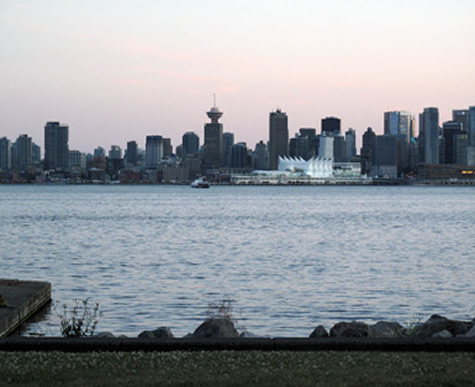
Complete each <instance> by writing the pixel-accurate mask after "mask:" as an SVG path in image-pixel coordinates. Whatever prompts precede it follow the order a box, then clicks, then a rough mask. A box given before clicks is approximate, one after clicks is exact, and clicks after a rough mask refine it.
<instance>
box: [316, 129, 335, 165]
mask: <svg viewBox="0 0 475 387" xmlns="http://www.w3.org/2000/svg"><path fill="white" fill-rule="evenodd" d="M334 139H335V138H334V137H333V136H332V135H327V134H326V132H324V133H323V134H322V135H321V136H320V147H319V149H318V157H319V158H324V159H333V155H334V152H333V141H334Z"/></svg>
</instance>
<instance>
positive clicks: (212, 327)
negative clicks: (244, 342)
mask: <svg viewBox="0 0 475 387" xmlns="http://www.w3.org/2000/svg"><path fill="white" fill-rule="evenodd" d="M193 337H201V338H205V337H213V338H214V337H239V333H238V331H237V330H236V328H235V327H234V323H233V322H232V321H231V320H230V319H228V318H211V319H208V320H206V321H205V322H203V323H202V324H201V325H200V326H199V327H198V328H196V330H195V331H194V332H193Z"/></svg>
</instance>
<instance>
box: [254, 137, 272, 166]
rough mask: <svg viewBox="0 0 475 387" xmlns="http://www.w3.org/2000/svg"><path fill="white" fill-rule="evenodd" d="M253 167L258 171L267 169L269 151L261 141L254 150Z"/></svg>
mask: <svg viewBox="0 0 475 387" xmlns="http://www.w3.org/2000/svg"><path fill="white" fill-rule="evenodd" d="M253 167H254V169H258V170H266V169H269V151H268V150H267V145H266V144H265V143H264V142H263V141H259V142H258V143H257V144H256V148H255V149H254V155H253Z"/></svg>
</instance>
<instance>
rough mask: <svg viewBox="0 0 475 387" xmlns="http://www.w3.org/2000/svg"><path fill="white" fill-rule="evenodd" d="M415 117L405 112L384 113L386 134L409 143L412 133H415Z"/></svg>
mask: <svg viewBox="0 0 475 387" xmlns="http://www.w3.org/2000/svg"><path fill="white" fill-rule="evenodd" d="M413 125H414V116H412V115H411V114H410V113H408V112H405V111H393V112H385V113H384V134H390V135H392V136H398V137H401V138H404V139H405V141H406V142H408V143H409V139H410V138H411V133H413V132H414V130H415V129H414V127H413Z"/></svg>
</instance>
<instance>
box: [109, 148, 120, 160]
mask: <svg viewBox="0 0 475 387" xmlns="http://www.w3.org/2000/svg"><path fill="white" fill-rule="evenodd" d="M121 158H122V149H121V148H120V146H119V145H111V149H110V151H109V159H112V160H119V159H121Z"/></svg>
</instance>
